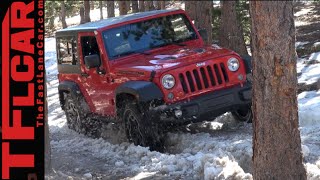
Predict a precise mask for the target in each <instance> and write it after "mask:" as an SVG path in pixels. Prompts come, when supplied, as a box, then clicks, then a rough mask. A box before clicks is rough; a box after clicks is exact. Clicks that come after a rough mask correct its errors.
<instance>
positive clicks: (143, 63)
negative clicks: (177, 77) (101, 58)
mask: <svg viewBox="0 0 320 180" xmlns="http://www.w3.org/2000/svg"><path fill="white" fill-rule="evenodd" d="M230 54H234V55H237V54H236V53H235V52H233V51H231V50H229V49H226V48H222V47H220V46H218V45H215V44H213V45H211V46H206V47H191V48H190V47H187V46H186V47H180V48H175V49H174V50H164V51H161V52H157V53H152V54H150V55H139V56H137V58H135V59H138V60H134V61H126V62H125V64H121V65H120V66H118V68H116V69H117V70H118V71H127V72H128V71H130V72H136V73H137V72H142V71H149V72H151V71H156V72H165V71H169V70H172V69H175V68H179V67H182V66H186V65H188V64H193V63H197V62H202V61H205V60H209V59H215V58H218V57H223V56H227V55H230ZM137 74H138V73H137ZM157 74H159V73H157ZM160 74H161V73H160Z"/></svg>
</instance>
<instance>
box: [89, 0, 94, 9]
mask: <svg viewBox="0 0 320 180" xmlns="http://www.w3.org/2000/svg"><path fill="white" fill-rule="evenodd" d="M88 1H90V9H91V10H94V1H91V0H88Z"/></svg>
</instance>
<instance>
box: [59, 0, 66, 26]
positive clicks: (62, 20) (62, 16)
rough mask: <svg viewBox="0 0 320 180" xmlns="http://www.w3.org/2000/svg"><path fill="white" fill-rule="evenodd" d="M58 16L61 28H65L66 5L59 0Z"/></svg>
mask: <svg viewBox="0 0 320 180" xmlns="http://www.w3.org/2000/svg"><path fill="white" fill-rule="evenodd" d="M60 18H61V24H62V28H63V29H65V28H67V22H66V6H65V3H64V1H61V13H60Z"/></svg>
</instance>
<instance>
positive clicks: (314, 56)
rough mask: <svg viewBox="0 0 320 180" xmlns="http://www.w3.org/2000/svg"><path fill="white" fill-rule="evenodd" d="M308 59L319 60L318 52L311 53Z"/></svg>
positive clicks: (319, 53)
mask: <svg viewBox="0 0 320 180" xmlns="http://www.w3.org/2000/svg"><path fill="white" fill-rule="evenodd" d="M309 60H318V61H320V52H315V53H312V54H311V55H310V57H309Z"/></svg>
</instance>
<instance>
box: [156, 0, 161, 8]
mask: <svg viewBox="0 0 320 180" xmlns="http://www.w3.org/2000/svg"><path fill="white" fill-rule="evenodd" d="M156 5H157V6H156V9H157V10H160V9H161V1H156Z"/></svg>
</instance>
